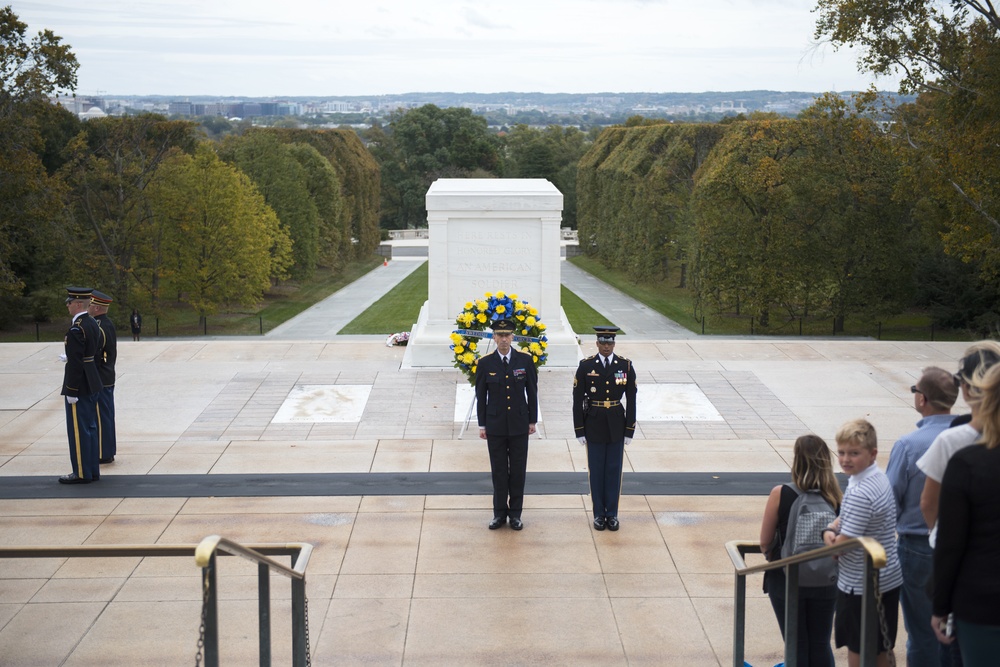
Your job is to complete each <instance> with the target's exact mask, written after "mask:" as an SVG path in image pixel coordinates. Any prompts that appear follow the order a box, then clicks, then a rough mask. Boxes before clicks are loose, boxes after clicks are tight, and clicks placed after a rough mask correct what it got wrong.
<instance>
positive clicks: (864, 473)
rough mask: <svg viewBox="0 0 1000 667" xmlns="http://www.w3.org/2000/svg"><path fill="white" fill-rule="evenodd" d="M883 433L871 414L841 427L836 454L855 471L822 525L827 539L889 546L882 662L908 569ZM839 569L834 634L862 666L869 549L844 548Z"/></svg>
mask: <svg viewBox="0 0 1000 667" xmlns="http://www.w3.org/2000/svg"><path fill="white" fill-rule="evenodd" d="M877 456H878V439H877V438H876V436H875V427H874V426H872V425H871V424H870V423H869V422H868V421H867V420H864V419H855V420H854V421H849V422H847V423H846V424H844V425H843V426H841V427H840V430H839V431H837V459H838V460H839V462H840V467H841V468H842V469H843V471H844V472H845V473H847V474H848V475H850V479H849V480H848V482H847V492H846V493H844V503H843V504H842V505H841V506H840V516H839V517H837V520H836V521H834V522H833V523H832V524H831V525H830V526H829V528H827V529H826V530H824V531H823V540H824V542H826V543H827V544H836V543H838V542H842V541H844V540H848V539H850V538H852V537H862V536H867V537H872V538H874V539H876V540H878V541H879V542H880V543H881V544H882V548H884V549H885V555H886V564H885V567H884V568H882V570H881V571H880V572H879V573H878V586H879V591H880V592H881V594H882V606H883V608H884V610H885V624H886V627H887V629H888V635H889V636H888V637H884V636H883V634H882V628H881V624H880V623H879V624H878V625H879V627H878V639H877V644H878V659H877V661H876V664H877V665H878V666H879V667H882V666H883V665H885V666H888V665H889V654H890V653H891V651H892V649H893V647H894V646H895V645H896V626H897V625H898V624H899V589H900V587H901V586H902V585H903V574H902V571H901V570H900V567H899V558H898V556H897V553H896V499H895V497H894V496H893V494H892V486H891V485H890V484H889V479H888V478H887V477H886V476H885V473H884V472H882V471H881V470H879V467H878V465H877V464H876V463H875V458H876V457H877ZM838 562H839V566H840V567H839V569H838V573H837V619H836V622H835V623H834V638H835V643H836V645H837V648H840V647H841V646H847V651H848V653H847V664H848V665H849V666H850V667H857V666H858V665H859V664H860V662H861V608H862V607H861V593H862V586H863V583H864V581H863V580H864V563H865V554H864V552H863V551H862V550H861V549H854V550H851V551H848V552H847V553H844V554H841V556H840V559H839V561H838Z"/></svg>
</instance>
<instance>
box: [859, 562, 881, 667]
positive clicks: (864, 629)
mask: <svg viewBox="0 0 1000 667" xmlns="http://www.w3.org/2000/svg"><path fill="white" fill-rule="evenodd" d="M875 576H876V573H875V567H874V565H873V564H872V557H871V555H870V554H869V553H868V552H867V551H866V552H865V571H864V584H863V586H862V589H861V667H875V660H876V658H877V657H878V645H877V642H876V639H877V638H878V611H877V610H876V608H875Z"/></svg>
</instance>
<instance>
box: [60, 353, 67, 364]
mask: <svg viewBox="0 0 1000 667" xmlns="http://www.w3.org/2000/svg"><path fill="white" fill-rule="evenodd" d="M59 361H61V362H63V363H66V355H65V354H60V355H59Z"/></svg>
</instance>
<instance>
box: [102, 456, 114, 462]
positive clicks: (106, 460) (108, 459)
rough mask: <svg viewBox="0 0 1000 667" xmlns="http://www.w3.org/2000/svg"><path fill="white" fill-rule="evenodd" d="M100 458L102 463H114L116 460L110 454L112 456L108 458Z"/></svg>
mask: <svg viewBox="0 0 1000 667" xmlns="http://www.w3.org/2000/svg"><path fill="white" fill-rule="evenodd" d="M99 460H100V462H101V463H114V462H115V457H113V456H110V457H108V458H106V459H99Z"/></svg>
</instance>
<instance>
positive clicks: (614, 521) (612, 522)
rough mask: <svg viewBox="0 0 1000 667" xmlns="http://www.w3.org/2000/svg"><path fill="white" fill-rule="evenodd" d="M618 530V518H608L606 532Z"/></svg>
mask: <svg viewBox="0 0 1000 667" xmlns="http://www.w3.org/2000/svg"><path fill="white" fill-rule="evenodd" d="M618 528H619V524H618V517H616V516H609V517H608V530H618Z"/></svg>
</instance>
